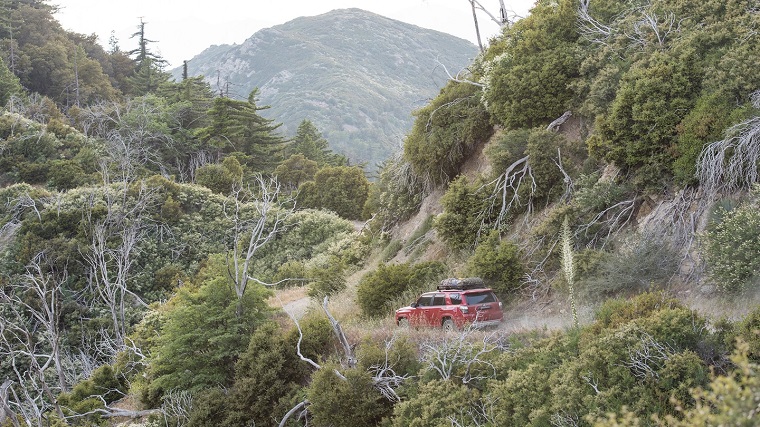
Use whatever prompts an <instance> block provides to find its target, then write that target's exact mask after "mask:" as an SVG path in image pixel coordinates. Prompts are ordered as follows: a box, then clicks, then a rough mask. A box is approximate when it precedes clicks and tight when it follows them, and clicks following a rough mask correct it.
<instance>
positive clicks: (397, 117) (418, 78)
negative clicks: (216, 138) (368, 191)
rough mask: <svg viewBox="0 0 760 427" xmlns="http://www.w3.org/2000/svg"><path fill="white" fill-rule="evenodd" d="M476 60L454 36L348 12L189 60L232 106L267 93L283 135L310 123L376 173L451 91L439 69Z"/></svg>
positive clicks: (299, 22)
mask: <svg viewBox="0 0 760 427" xmlns="http://www.w3.org/2000/svg"><path fill="white" fill-rule="evenodd" d="M476 54H477V48H476V47H475V46H474V45H473V44H472V43H470V42H469V41H467V40H463V39H460V38H457V37H454V36H451V35H449V34H445V33H441V32H438V31H433V30H428V29H424V28H420V27H417V26H414V25H411V24H406V23H403V22H400V21H395V20H392V19H389V18H385V17H382V16H380V15H377V14H374V13H371V12H367V11H364V10H360V9H340V10H334V11H332V12H329V13H325V14H323V15H318V16H313V17H303V18H298V19H295V20H293V21H290V22H287V23H285V24H282V25H278V26H275V27H272V28H268V29H264V30H260V31H258V32H256V33H255V34H253V35H252V36H251V37H250V38H249V39H247V40H246V41H245V42H243V43H242V44H240V45H221V46H217V45H214V46H211V47H209V48H208V49H206V50H204V51H203V52H201V53H200V54H198V55H197V56H195V57H194V58H192V59H191V60H190V61H188V74H189V75H190V76H198V75H204V76H205V77H206V80H207V81H208V82H209V83H210V84H211V87H212V88H213V89H214V90H215V91H217V93H221V92H223V93H227V94H229V96H231V97H233V98H239V99H245V98H247V97H248V95H249V93H250V92H251V91H252V90H253V89H254V88H259V94H258V102H257V105H260V106H263V105H269V106H271V108H270V109H268V110H264V111H262V115H263V116H265V117H268V118H272V119H275V120H278V121H282V123H283V127H282V133H283V134H286V135H293V134H294V133H295V130H296V128H297V126H298V124H299V123H300V122H301V121H302V120H303V119H309V120H311V121H312V122H313V123H314V124H315V125H316V126H317V127H318V128H319V129H320V130H321V131H322V132H323V134H324V136H325V137H326V138H327V140H328V141H329V143H330V147H331V148H332V149H333V150H335V151H337V152H340V153H342V154H345V155H346V156H348V157H349V159H350V160H351V161H352V163H361V162H366V163H367V165H368V169H370V170H372V169H374V166H375V165H376V164H377V163H378V162H381V161H382V160H384V159H386V158H387V157H388V156H389V155H390V154H392V153H393V152H395V151H397V150H398V149H400V147H401V144H402V142H403V138H404V136H405V135H406V133H407V132H408V131H409V129H410V128H411V125H412V122H413V117H412V112H413V111H414V110H415V109H417V108H420V107H422V106H423V105H425V104H426V103H427V101H428V100H429V99H431V98H433V97H434V96H436V95H437V93H438V91H439V89H440V88H441V87H442V86H443V85H444V84H445V82H446V79H447V75H446V72H445V70H444V68H443V67H442V65H441V64H443V65H445V66H446V67H447V68H448V69H449V70H451V72H452V73H455V72H456V71H458V70H460V69H461V68H463V67H465V66H467V65H468V64H469V63H470V62H471V60H472V58H474V57H475V55H476ZM173 74H174V76H175V78H180V76H181V74H182V70H181V68H178V69H175V70H174V71H173Z"/></svg>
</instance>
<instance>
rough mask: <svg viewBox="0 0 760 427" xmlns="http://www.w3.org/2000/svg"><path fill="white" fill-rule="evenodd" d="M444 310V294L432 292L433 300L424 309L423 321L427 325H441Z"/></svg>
mask: <svg viewBox="0 0 760 427" xmlns="http://www.w3.org/2000/svg"><path fill="white" fill-rule="evenodd" d="M445 310H446V295H444V294H443V293H437V294H433V302H432V303H431V304H430V307H428V308H426V309H425V322H426V324H427V325H428V326H441V322H442V319H443V317H444V311H445Z"/></svg>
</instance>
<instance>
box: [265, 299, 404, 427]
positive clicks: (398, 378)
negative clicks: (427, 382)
mask: <svg viewBox="0 0 760 427" xmlns="http://www.w3.org/2000/svg"><path fill="white" fill-rule="evenodd" d="M328 303H329V300H328V297H325V299H324V301H323V303H322V310H323V311H324V313H325V315H326V316H327V319H328V320H329V321H330V325H331V326H332V328H333V333H334V334H335V336H336V338H337V339H338V342H340V343H341V346H342V347H343V353H344V357H343V358H342V359H341V366H342V367H343V368H344V369H351V368H355V367H356V356H355V354H354V346H353V345H351V344H350V342H349V341H348V338H347V337H346V334H345V333H344V332H343V328H342V327H341V326H340V322H338V321H337V320H336V319H335V317H333V315H332V314H331V313H330V310H329V308H328ZM283 310H284V311H285V313H286V314H287V315H288V317H290V320H292V321H293V323H294V324H295V325H296V328H297V330H298V341H297V342H296V353H297V354H298V357H299V358H300V359H301V360H302V361H304V362H306V363H308V364H309V365H311V366H312V367H313V368H314V369H316V370H320V369H322V366H321V365H319V364H318V363H317V362H315V361H314V360H312V359H310V358H308V357H306V356H304V355H303V353H301V341H302V340H303V330H302V329H301V325H300V324H299V323H298V320H297V319H296V317H295V316H294V315H293V314H292V313H290V312H289V311H288V310H285V309H284V307H283ZM392 345H393V341H390V342H386V344H385V362H384V363H380V364H377V365H373V366H371V367H369V372H370V373H371V374H372V384H373V386H374V387H375V389H377V390H378V392H380V394H381V395H383V397H385V398H386V399H388V400H390V401H392V402H398V401H400V398H399V396H398V394H397V393H396V389H397V388H398V387H399V386H401V384H403V382H404V381H405V380H406V379H407V376H406V375H399V374H397V373H396V372H395V371H394V369H393V361H391V360H390V356H389V354H390V349H391V347H392ZM333 372H334V373H335V375H336V376H337V377H338V378H340V379H341V380H343V381H348V378H347V377H346V376H345V375H343V373H342V372H340V371H339V370H338V369H334V370H333ZM309 404H310V402H309V401H308V399H305V400H303V401H301V402H299V403H298V404H297V405H295V406H294V407H293V408H291V409H290V410H289V411H288V412H287V413H286V414H285V415H284V416H283V418H282V420H281V421H280V424H279V425H280V426H281V427H282V426H284V425H285V424H286V423H287V421H288V420H289V419H290V418H292V417H293V416H294V415H296V414H297V413H298V414H299V415H298V418H302V417H305V416H306V414H307V413H308V406H309Z"/></svg>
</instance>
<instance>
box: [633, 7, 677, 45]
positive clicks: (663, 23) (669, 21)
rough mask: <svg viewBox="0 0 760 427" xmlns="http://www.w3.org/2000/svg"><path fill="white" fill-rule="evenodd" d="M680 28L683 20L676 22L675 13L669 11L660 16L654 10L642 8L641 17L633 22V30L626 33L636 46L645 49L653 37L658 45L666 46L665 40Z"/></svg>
mask: <svg viewBox="0 0 760 427" xmlns="http://www.w3.org/2000/svg"><path fill="white" fill-rule="evenodd" d="M680 30H681V22H680V21H678V22H676V16H675V14H674V13H672V12H669V13H666V14H665V15H664V16H663V17H659V16H657V14H656V13H655V12H654V11H651V10H642V11H641V18H640V19H639V20H637V21H636V22H635V23H634V24H633V29H632V31H631V32H630V33H626V35H627V36H628V39H629V40H631V43H632V44H633V45H634V46H639V47H641V48H642V49H643V48H645V47H646V46H648V45H649V43H650V40H652V39H654V42H655V43H656V44H657V45H658V46H660V47H663V46H665V42H666V40H667V39H669V38H670V36H671V34H672V33H677V32H679V31H680Z"/></svg>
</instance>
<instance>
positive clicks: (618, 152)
mask: <svg viewBox="0 0 760 427" xmlns="http://www.w3.org/2000/svg"><path fill="white" fill-rule="evenodd" d="M697 70H698V67H696V66H693V64H691V63H690V62H689V61H687V60H685V59H683V58H674V57H671V56H667V55H666V54H663V53H654V54H652V55H651V56H649V57H646V59H645V60H642V61H640V62H637V63H636V64H634V65H633V66H632V67H631V69H630V70H628V72H626V74H624V75H623V78H622V82H621V85H620V88H619V89H618V91H617V94H616V97H615V101H614V102H613V103H612V106H611V109H610V111H609V113H608V114H607V115H603V116H599V117H598V118H597V122H596V132H595V134H594V136H593V137H592V138H591V139H590V140H589V149H590V151H591V152H592V154H594V155H597V156H599V157H604V158H605V159H606V160H608V161H611V162H614V163H615V164H616V165H618V166H620V167H622V168H624V169H628V170H631V169H633V170H636V169H639V168H643V169H641V170H640V171H639V172H638V173H637V178H636V179H637V181H638V182H639V183H640V184H639V185H638V187H639V188H646V186H647V185H650V183H654V182H659V180H660V179H661V175H662V172H666V173H671V170H670V167H671V165H672V162H673V160H674V159H673V157H672V152H671V151H670V150H669V149H670V147H671V146H673V145H674V144H675V142H676V137H677V133H676V126H677V125H678V124H679V123H680V122H681V121H682V120H683V118H684V117H685V116H686V112H687V111H689V109H690V108H691V107H692V105H693V101H692V97H693V96H694V93H693V92H694V90H695V87H694V84H693V82H694V81H696V80H697V79H696V78H695V75H694V74H695V73H697V72H698V71H697ZM644 167H645V168H644ZM657 188H660V187H657Z"/></svg>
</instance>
